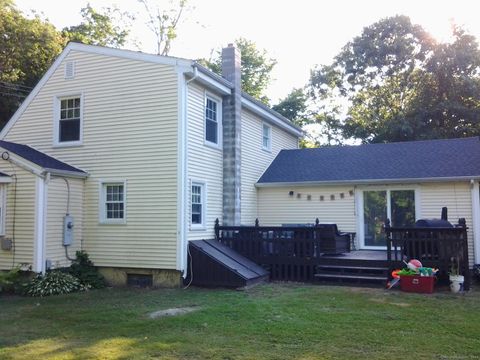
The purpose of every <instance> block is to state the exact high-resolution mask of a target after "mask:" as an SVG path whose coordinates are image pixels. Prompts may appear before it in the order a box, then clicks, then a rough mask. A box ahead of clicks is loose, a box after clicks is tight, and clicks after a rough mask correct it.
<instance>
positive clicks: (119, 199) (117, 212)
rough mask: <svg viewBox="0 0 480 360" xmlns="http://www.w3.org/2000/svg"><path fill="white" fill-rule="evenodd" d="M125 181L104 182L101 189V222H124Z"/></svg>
mask: <svg viewBox="0 0 480 360" xmlns="http://www.w3.org/2000/svg"><path fill="white" fill-rule="evenodd" d="M125 187H126V186H125V182H104V183H102V189H101V207H102V208H101V222H103V223H125V219H126V201H125V198H126V196H125V195H126V194H125Z"/></svg>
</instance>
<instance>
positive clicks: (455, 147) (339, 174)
mask: <svg viewBox="0 0 480 360" xmlns="http://www.w3.org/2000/svg"><path fill="white" fill-rule="evenodd" d="M468 176H472V177H474V176H480V138H479V137H471V138H464V139H448V140H425V141H411V142H399V143H389V144H367V145H359V146H326V147H321V148H317V149H299V150H282V151H280V153H279V154H278V155H277V157H276V158H275V159H274V160H273V162H272V164H271V165H270V166H269V167H268V169H267V170H266V171H265V172H264V174H263V175H262V177H261V178H260V179H259V181H258V183H259V184H262V183H301V182H355V181H363V182H365V181H368V180H372V181H374V180H402V179H427V178H457V177H468Z"/></svg>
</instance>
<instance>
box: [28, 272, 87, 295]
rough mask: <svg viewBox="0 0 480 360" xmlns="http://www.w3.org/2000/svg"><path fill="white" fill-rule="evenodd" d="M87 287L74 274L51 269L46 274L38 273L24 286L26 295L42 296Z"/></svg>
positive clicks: (70, 291)
mask: <svg viewBox="0 0 480 360" xmlns="http://www.w3.org/2000/svg"><path fill="white" fill-rule="evenodd" d="M86 289H88V287H87V286H84V285H82V284H81V282H80V280H78V279H77V278H76V277H75V276H73V275H71V274H69V273H66V272H63V271H60V270H52V271H48V272H47V273H46V274H44V275H43V274H39V275H37V276H36V277H34V278H33V279H32V281H30V283H29V284H28V285H27V287H26V293H27V295H30V296H34V297H44V296H50V295H61V294H69V293H73V292H77V291H81V290H86Z"/></svg>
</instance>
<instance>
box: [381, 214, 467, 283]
mask: <svg viewBox="0 0 480 360" xmlns="http://www.w3.org/2000/svg"><path fill="white" fill-rule="evenodd" d="M385 234H386V241H387V259H388V261H390V262H391V263H392V264H397V265H398V264H400V263H401V262H403V260H404V259H406V260H410V259H418V260H420V261H421V262H422V264H423V265H424V266H428V267H436V268H438V269H440V276H441V277H442V278H443V279H446V278H447V277H448V272H449V271H450V269H451V268H452V266H454V267H458V269H459V272H460V274H461V275H464V276H465V284H464V286H465V290H469V289H470V267H469V262H468V238H467V227H466V224H465V220H464V219H460V221H459V224H458V225H457V226H456V227H453V228H421V227H411V228H394V227H390V226H389V221H388V220H387V223H386V224H385Z"/></svg>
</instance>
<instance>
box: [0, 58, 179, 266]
mask: <svg viewBox="0 0 480 360" xmlns="http://www.w3.org/2000/svg"><path fill="white" fill-rule="evenodd" d="M70 60H74V61H75V78H74V79H69V80H65V79H64V67H63V64H62V65H60V66H59V68H58V69H57V71H56V72H55V73H54V74H53V75H52V77H51V78H50V80H49V81H48V82H47V83H46V84H45V86H44V87H43V89H42V90H41V91H40V92H39V93H38V95H37V96H36V98H35V99H34V100H33V102H32V103H31V104H30V106H29V107H28V109H27V110H26V111H25V112H24V113H23V115H22V116H21V118H20V119H19V120H18V121H17V123H16V124H15V125H14V126H13V128H12V129H11V130H10V132H9V133H8V134H7V136H6V138H5V140H7V141H13V142H19V143H24V144H28V145H32V146H34V147H36V148H37V149H39V150H40V151H44V152H46V153H47V154H49V155H52V156H54V157H57V158H58V159H60V160H62V161H65V162H67V163H69V164H72V165H74V166H77V167H79V168H82V169H84V170H86V171H88V172H89V173H90V176H89V178H88V179H87V180H86V182H85V209H84V211H85V213H84V214H85V215H84V221H85V224H84V229H83V236H84V244H85V249H86V251H87V252H89V253H90V255H91V257H92V260H93V261H94V262H95V263H96V265H99V266H117V267H138V268H163V269H175V267H176V248H177V245H176V244H177V240H176V239H177V142H178V136H177V133H178V121H177V119H178V81H177V73H176V71H175V67H173V66H167V65H160V64H153V63H146V62H141V61H136V60H129V59H121V58H117V57H109V56H105V55H97V54H88V53H84V52H80V51H72V52H71V53H70V54H69V55H68V56H67V57H66V58H65V59H64V62H65V61H70ZM76 93H82V94H83V100H84V110H83V116H84V124H83V145H82V146H78V147H70V148H54V147H53V146H52V145H53V135H52V134H53V103H54V97H55V96H59V95H68V94H76ZM101 179H115V180H117V179H118V180H126V181H127V223H126V224H125V225H101V224H99V216H98V209H99V203H98V199H99V181H100V180H101ZM22 196H23V195H22Z"/></svg>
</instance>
